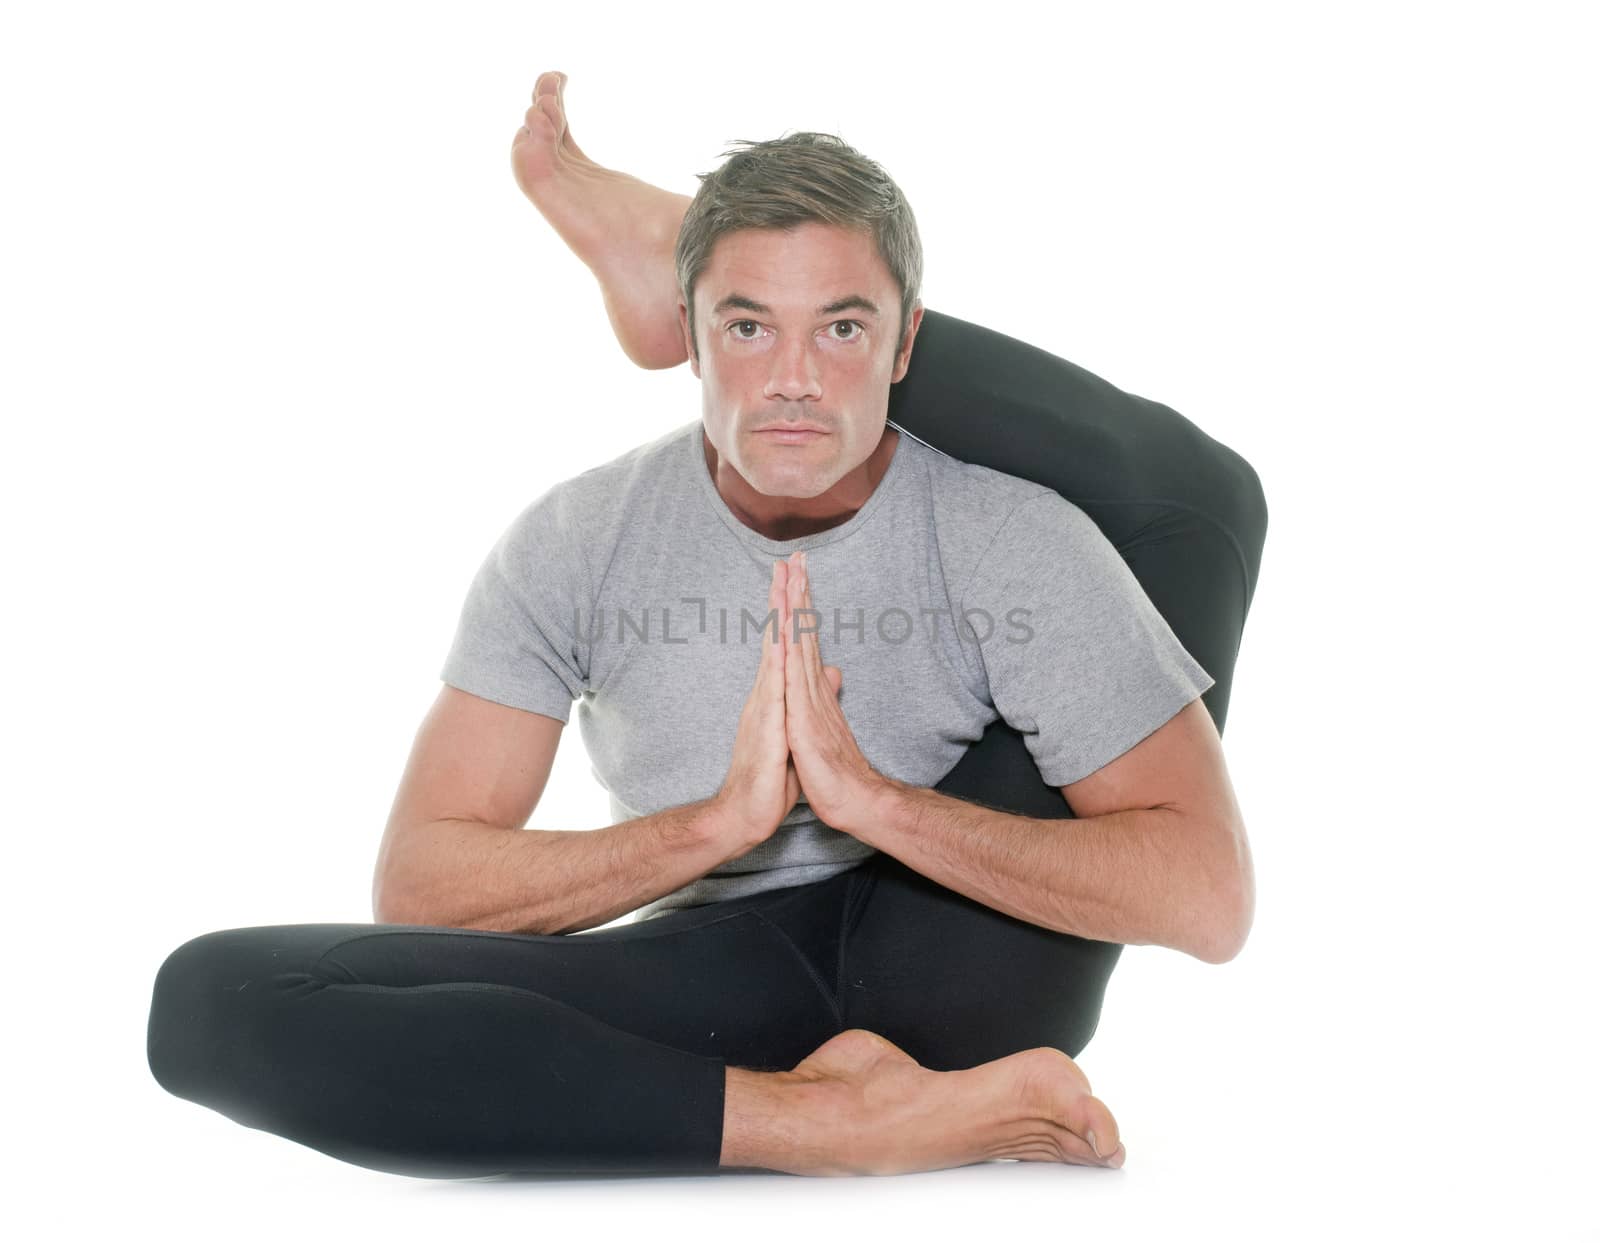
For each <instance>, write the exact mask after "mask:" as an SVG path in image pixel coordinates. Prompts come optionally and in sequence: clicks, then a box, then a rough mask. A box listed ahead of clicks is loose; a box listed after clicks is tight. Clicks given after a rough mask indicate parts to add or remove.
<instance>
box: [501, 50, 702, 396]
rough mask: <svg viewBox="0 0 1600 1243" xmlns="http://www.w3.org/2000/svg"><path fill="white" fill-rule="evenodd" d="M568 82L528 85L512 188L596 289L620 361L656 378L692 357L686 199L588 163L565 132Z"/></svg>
mask: <svg viewBox="0 0 1600 1243" xmlns="http://www.w3.org/2000/svg"><path fill="white" fill-rule="evenodd" d="M566 82H567V75H566V74H564V73H558V72H554V71H552V72H550V73H542V74H540V75H539V80H538V82H537V83H535V84H534V88H533V107H531V108H529V109H528V112H527V116H526V117H525V118H524V120H523V125H522V128H521V129H519V130H518V131H517V134H516V137H515V138H514V139H513V140H512V142H511V169H512V172H514V173H515V174H516V178H517V185H519V186H521V187H522V192H523V193H524V194H526V195H527V196H528V198H529V199H530V200H532V202H533V205H534V206H535V207H537V208H538V209H539V212H540V214H541V215H543V216H544V218H545V219H546V220H548V221H549V222H550V225H551V227H552V228H554V229H555V231H556V233H557V234H559V235H560V237H561V240H562V241H564V242H565V243H566V244H567V245H568V246H570V247H571V248H572V252H573V253H574V254H575V255H577V256H578V258H580V259H582V260H583V262H584V263H585V264H586V265H587V266H588V268H589V270H590V271H591V272H593V273H594V274H595V277H596V279H597V280H599V282H600V291H601V293H602V294H603V295H604V297H605V306H606V315H607V316H609V317H610V319H611V328H612V330H613V331H614V332H615V333H616V334H617V340H618V341H620V342H621V343H622V349H623V352H624V353H626V354H627V355H628V357H629V358H630V359H632V360H633V361H634V362H635V363H637V364H638V365H639V366H641V367H646V368H649V369H652V370H654V369H659V368H662V367H673V366H676V365H677V364H678V363H681V362H683V361H684V360H685V359H686V358H688V356H689V354H688V350H687V348H686V346H685V344H684V340H683V332H682V329H680V328H679V326H678V297H679V294H678V278H677V273H676V272H675V271H674V270H673V262H672V252H673V248H674V247H675V246H676V244H677V241H678V226H679V225H681V224H682V223H683V216H684V213H685V212H686V211H688V210H689V203H690V199H689V196H688V195H685V194H672V193H670V192H668V191H666V190H662V189H660V188H659V187H657V186H652V185H648V184H647V183H645V182H643V181H640V180H639V179H638V178H637V177H630V176H628V175H627V174H626V173H618V172H613V171H612V170H611V169H609V168H602V167H600V165H598V164H596V163H595V162H594V161H593V160H591V159H590V158H589V157H588V156H586V155H585V154H584V153H583V152H582V151H581V150H580V149H579V147H578V144H577V143H576V142H574V141H573V138H572V131H571V128H570V127H569V126H568V125H567V113H566V106H565V104H564V102H563V100H562V96H563V94H564V92H565V89H566Z"/></svg>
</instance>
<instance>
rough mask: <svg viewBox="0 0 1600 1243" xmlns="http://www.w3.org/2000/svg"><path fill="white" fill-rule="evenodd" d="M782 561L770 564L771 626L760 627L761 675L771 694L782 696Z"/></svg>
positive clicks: (768, 609)
mask: <svg viewBox="0 0 1600 1243" xmlns="http://www.w3.org/2000/svg"><path fill="white" fill-rule="evenodd" d="M782 564H783V563H782V562H778V561H775V562H773V565H772V581H771V582H770V583H769V584H768V586H767V612H768V616H769V617H770V616H771V615H772V614H773V612H774V611H776V614H777V616H776V617H775V618H774V619H773V623H772V626H771V628H770V629H769V628H768V627H766V626H763V627H762V628H761V675H762V677H764V678H765V679H766V680H767V682H768V683H769V686H770V688H771V693H772V694H773V696H774V697H775V698H777V699H779V700H780V701H781V700H782V698H783V587H782V583H783V569H782Z"/></svg>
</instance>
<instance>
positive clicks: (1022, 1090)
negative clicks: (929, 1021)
mask: <svg viewBox="0 0 1600 1243" xmlns="http://www.w3.org/2000/svg"><path fill="white" fill-rule="evenodd" d="M792 1074H793V1075H794V1076H795V1077H797V1078H800V1079H804V1080H809V1081H811V1082H818V1083H822V1082H834V1083H840V1084H844V1085H848V1086H849V1087H850V1088H851V1089H852V1091H851V1092H849V1093H848V1094H846V1096H845V1097H844V1098H843V1099H848V1100H850V1101H851V1102H852V1104H851V1106H850V1107H849V1108H847V1109H845V1110H844V1113H843V1117H842V1118H841V1120H840V1130H841V1138H840V1140H839V1142H838V1152H837V1157H838V1168H837V1169H836V1170H830V1171H827V1172H838V1173H856V1174H909V1173H914V1172H917V1171H920V1170H942V1169H949V1168H951V1167H952V1166H958V1165H973V1164H976V1163H978V1162H982V1161H991V1160H997V1159H1006V1158H1013V1159H1016V1160H1020V1161H1060V1162H1065V1163H1067V1164H1071V1165H1100V1166H1105V1167H1108V1168H1110V1169H1118V1168H1120V1167H1121V1165H1122V1163H1123V1161H1124V1160H1125V1159H1126V1156H1127V1153H1126V1150H1125V1149H1124V1148H1123V1147H1122V1143H1121V1140H1120V1137H1119V1133H1118V1130H1117V1122H1116V1119H1115V1118H1113V1117H1112V1116H1111V1111H1110V1110H1109V1109H1107V1108H1106V1106H1105V1104H1104V1102H1102V1101H1101V1100H1099V1099H1098V1098H1097V1097H1094V1096H1091V1095H1090V1094H1089V1080H1088V1079H1087V1078H1086V1077H1085V1076H1084V1073H1083V1071H1082V1070H1080V1069H1079V1068H1078V1064H1077V1063H1076V1062H1074V1061H1073V1060H1072V1059H1071V1058H1070V1057H1068V1056H1067V1055H1066V1054H1065V1053H1062V1052H1061V1051H1060V1050H1059V1049H1050V1048H1039V1049H1025V1050H1023V1051H1022V1052H1020V1053H1013V1054H1012V1055H1011V1056H1009V1057H1003V1058H999V1059H997V1060H995V1061H993V1062H985V1063H984V1064H983V1065H981V1066H974V1067H972V1068H971V1069H969V1070H952V1071H935V1070H928V1069H927V1068H926V1067H923V1066H921V1065H919V1064H918V1063H917V1062H916V1060H915V1059H914V1058H912V1057H911V1055H910V1054H908V1053H906V1052H905V1050H903V1049H901V1048H899V1047H898V1046H897V1045H895V1044H893V1043H892V1042H890V1041H889V1040H886V1039H884V1038H883V1037H882V1036H879V1035H877V1034H876V1033H875V1032H869V1031H865V1030H863V1029H861V1028H852V1029H850V1030H849V1031H844V1032H840V1033H839V1034H838V1035H837V1036H835V1037H833V1039H831V1040H829V1041H828V1042H827V1043H826V1044H824V1045H822V1047H821V1048H819V1049H817V1051H816V1052H815V1053H813V1054H811V1056H809V1057H807V1058H806V1059H805V1060H804V1061H803V1062H801V1063H800V1064H799V1065H798V1066H796V1067H795V1068H794V1071H793V1072H792ZM1102 1153H1103V1154H1104V1156H1101V1155H1100V1154H1102Z"/></svg>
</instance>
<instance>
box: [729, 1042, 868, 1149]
mask: <svg viewBox="0 0 1600 1243" xmlns="http://www.w3.org/2000/svg"><path fill="white" fill-rule="evenodd" d="M848 1095H849V1089H848V1087H847V1086H846V1085H844V1084H841V1083H837V1082H833V1081H827V1080H821V1081H819V1080H815V1079H808V1078H806V1077H803V1076H801V1075H797V1074H795V1073H794V1072H793V1071H775V1072H763V1071H753V1070H741V1069H739V1068H738V1067H734V1066H729V1067H727V1080H726V1092H725V1095H724V1101H723V1112H722V1158H721V1162H720V1164H721V1165H722V1166H723V1167H724V1168H727V1167H744V1168H753V1169H762V1170H777V1171H780V1172H782V1173H786V1174H847V1173H852V1172H854V1171H852V1170H849V1169H847V1168H845V1163H844V1161H843V1160H842V1158H841V1153H840V1143H839V1141H840V1140H841V1139H843V1138H844V1137H843V1136H842V1135H841V1134H840V1131H839V1128H840V1125H841V1122H842V1119H843V1118H844V1117H845V1116H847V1109H846V1106H847V1104H848V1102H847V1101H846V1100H845V1097H847V1096H848Z"/></svg>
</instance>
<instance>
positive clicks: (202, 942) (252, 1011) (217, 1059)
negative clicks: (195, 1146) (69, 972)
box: [145, 928, 310, 1100]
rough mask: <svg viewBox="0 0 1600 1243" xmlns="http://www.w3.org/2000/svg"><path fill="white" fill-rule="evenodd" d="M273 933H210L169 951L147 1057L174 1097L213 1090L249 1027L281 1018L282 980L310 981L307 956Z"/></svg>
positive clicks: (157, 987) (153, 1005) (155, 996)
mask: <svg viewBox="0 0 1600 1243" xmlns="http://www.w3.org/2000/svg"><path fill="white" fill-rule="evenodd" d="M272 931H273V930H272V929H263V928H231V929H225V930H223V931H220V932H208V933H206V934H204V935H203V936H198V937H195V938H193V939H192V940H189V941H185V942H184V943H183V944H182V945H180V946H179V947H178V948H177V949H175V950H173V951H172V953H170V954H168V955H167V957H166V960H165V961H164V962H162V964H161V967H160V969H159V970H158V971H157V972H156V978H155V984H154V987H153V988H152V990H151V996H150V1018H149V1024H148V1027H147V1029H146V1038H145V1055H146V1059H147V1061H148V1062H149V1065H150V1073H151V1074H152V1075H154V1076H155V1079H156V1082H157V1083H159V1084H160V1085H161V1086H162V1087H163V1088H165V1089H166V1090H167V1091H169V1092H171V1093H173V1094H174V1095H175V1096H182V1097H185V1098H187V1099H190V1100H204V1099H206V1098H208V1097H209V1096H211V1095H212V1094H213V1089H214V1088H215V1086H216V1085H217V1084H218V1083H219V1082H220V1081H221V1080H222V1079H223V1078H225V1077H226V1076H227V1075H228V1074H229V1073H230V1072H229V1071H228V1066H229V1065H230V1064H231V1063H230V1062H229V1061H228V1059H229V1057H230V1055H236V1054H237V1053H238V1052H239V1051H240V1048H241V1046H243V1045H247V1044H249V1043H250V1042H251V1036H250V1031H251V1030H254V1029H257V1028H258V1027H259V1026H260V1025H261V1024H270V1023H272V1022H274V1021H275V1017H281V1014H276V1013H275V1011H274V1007H275V1006H276V1004H277V997H278V995H279V994H280V993H282V992H283V991H284V988H283V985H284V982H285V981H289V982H295V981H300V980H310V976H309V974H308V973H307V972H306V971H305V970H303V968H305V967H306V962H305V961H304V959H305V956H304V955H303V954H295V953H292V952H286V946H285V945H284V944H283V943H282V942H283V941H284V940H285V939H284V938H280V939H279V941H278V942H273V941H272V940H271V939H270V933H271V932H272ZM263 934H269V935H268V936H264V935H263ZM296 968H301V969H302V970H296ZM286 969H287V970H286Z"/></svg>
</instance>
